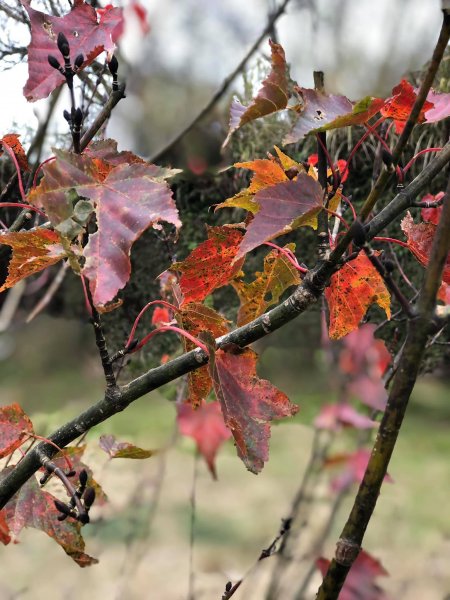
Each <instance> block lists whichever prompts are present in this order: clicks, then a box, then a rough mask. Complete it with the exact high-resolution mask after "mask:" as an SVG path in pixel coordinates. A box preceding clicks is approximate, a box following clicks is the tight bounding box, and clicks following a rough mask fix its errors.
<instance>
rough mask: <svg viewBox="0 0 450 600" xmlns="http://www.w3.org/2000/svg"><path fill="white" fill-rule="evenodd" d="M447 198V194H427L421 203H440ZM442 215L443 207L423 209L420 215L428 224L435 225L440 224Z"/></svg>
mask: <svg viewBox="0 0 450 600" xmlns="http://www.w3.org/2000/svg"><path fill="white" fill-rule="evenodd" d="M444 196H445V192H439V193H438V194H436V195H434V196H433V194H427V195H426V196H424V197H423V198H422V200H421V202H439V200H441V199H442V198H443V197H444ZM441 214H442V206H437V207H436V208H422V210H421V211H420V215H421V217H422V219H423V220H424V221H426V222H427V223H434V225H437V224H438V223H439V219H440V218H441Z"/></svg>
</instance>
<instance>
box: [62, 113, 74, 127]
mask: <svg viewBox="0 0 450 600" xmlns="http://www.w3.org/2000/svg"><path fill="white" fill-rule="evenodd" d="M63 116H64V118H65V120H66V121H67V122H68V123H69V124H70V123H71V122H72V117H71V116H70V112H69V111H68V110H64V111H63Z"/></svg>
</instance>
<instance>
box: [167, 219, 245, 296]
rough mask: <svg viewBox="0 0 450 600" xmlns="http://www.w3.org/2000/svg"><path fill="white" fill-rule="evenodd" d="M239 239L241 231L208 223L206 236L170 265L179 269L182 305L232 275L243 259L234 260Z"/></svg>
mask: <svg viewBox="0 0 450 600" xmlns="http://www.w3.org/2000/svg"><path fill="white" fill-rule="evenodd" d="M241 239H242V233H241V232H240V231H239V230H238V229H235V228H233V227H227V226H223V227H208V239H207V240H206V241H205V242H202V243H201V244H200V245H199V246H197V248H195V250H193V251H192V252H191V253H190V254H189V256H188V257H187V258H185V259H184V260H183V261H182V262H176V263H174V264H173V265H172V266H171V267H170V268H171V270H174V271H179V272H180V273H182V275H181V278H180V287H181V291H182V293H183V296H184V299H183V305H184V304H187V303H188V302H195V301H201V300H203V299H204V298H206V296H207V295H208V294H210V293H211V292H212V291H213V290H215V289H217V288H219V287H222V286H223V285H227V284H228V283H229V282H230V280H231V279H233V278H234V277H236V275H237V274H238V273H239V271H240V269H241V266H242V263H243V262H244V261H243V259H242V260H238V261H236V262H234V261H235V258H236V254H237V252H238V249H239V243H240V241H241Z"/></svg>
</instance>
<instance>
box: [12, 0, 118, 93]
mask: <svg viewBox="0 0 450 600" xmlns="http://www.w3.org/2000/svg"><path fill="white" fill-rule="evenodd" d="M21 2H22V5H23V7H24V8H25V10H26V11H27V13H28V16H29V17H30V22H31V42H30V45H29V46H28V81H27V82H26V84H25V87H24V90H23V93H24V96H25V97H26V99H27V100H28V101H29V102H35V101H36V100H39V99H41V98H46V97H47V96H48V95H49V94H50V93H51V92H52V91H53V90H54V89H55V88H57V87H58V86H59V85H61V84H62V83H63V82H64V81H65V78H64V76H63V75H62V74H61V73H60V72H59V71H58V70H56V69H54V68H53V67H51V66H50V65H49V63H48V60H47V57H48V55H49V54H51V55H53V56H56V58H57V59H58V60H59V58H60V54H59V51H58V48H57V46H56V39H57V37H58V34H59V33H64V35H65V36H66V38H67V39H68V41H69V44H70V55H71V58H72V60H73V59H75V57H76V56H77V55H78V54H83V56H84V62H83V66H87V65H89V64H91V63H92V61H93V60H94V59H95V58H96V57H97V56H98V55H99V54H101V53H102V52H103V51H106V52H113V51H114V48H115V43H114V42H115V41H116V40H117V38H118V37H119V35H120V33H121V32H122V29H123V15H122V9H121V8H112V7H111V8H109V9H106V10H105V12H104V14H102V15H101V18H100V20H98V16H97V13H96V11H95V9H94V8H93V7H92V6H91V5H90V4H87V3H86V2H84V0H75V2H74V6H73V8H72V10H71V11H70V13H68V14H67V15H65V16H63V17H53V16H51V15H47V14H46V13H43V12H40V11H38V10H35V9H34V8H31V6H30V4H29V2H28V0H21Z"/></svg>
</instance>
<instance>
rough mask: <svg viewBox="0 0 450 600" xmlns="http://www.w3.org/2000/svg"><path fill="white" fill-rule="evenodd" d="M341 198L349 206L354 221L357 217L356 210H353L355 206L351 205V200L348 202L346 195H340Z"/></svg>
mask: <svg viewBox="0 0 450 600" xmlns="http://www.w3.org/2000/svg"><path fill="white" fill-rule="evenodd" d="M347 164H348V163H347ZM342 199H343V200H344V202H345V203H346V204H348V205H349V206H350V210H351V211H352V215H353V219H354V220H355V221H356V219H357V216H356V210H355V207H354V206H353V204H352V202H350V199H349V198H347V196H344V195H342Z"/></svg>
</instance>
